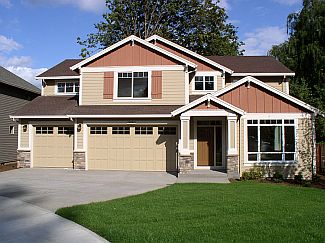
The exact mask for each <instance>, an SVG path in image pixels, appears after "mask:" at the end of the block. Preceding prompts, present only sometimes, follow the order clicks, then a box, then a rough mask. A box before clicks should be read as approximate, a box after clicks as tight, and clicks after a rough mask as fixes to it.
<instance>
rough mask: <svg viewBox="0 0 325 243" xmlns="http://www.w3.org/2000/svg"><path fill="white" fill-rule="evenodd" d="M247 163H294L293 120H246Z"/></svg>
mask: <svg viewBox="0 0 325 243" xmlns="http://www.w3.org/2000/svg"><path fill="white" fill-rule="evenodd" d="M247 140H248V141H247V142H248V161H254V162H266V161H277V162H278V161H283V162H284V161H294V160H295V151H296V150H295V146H296V145H295V122H294V120H282V119H273V120H248V121H247Z"/></svg>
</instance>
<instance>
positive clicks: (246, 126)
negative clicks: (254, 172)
mask: <svg viewBox="0 0 325 243" xmlns="http://www.w3.org/2000/svg"><path fill="white" fill-rule="evenodd" d="M249 120H258V123H257V124H248V121H249ZM261 120H281V121H282V123H281V124H260V121H261ZM284 120H293V123H291V124H290V123H289V124H285V123H284ZM249 126H252V127H254V126H255V127H258V129H257V134H258V143H257V146H258V152H248V127H249ZM261 126H264V127H268V126H281V132H282V136H281V139H282V144H281V146H282V151H281V152H261V151H260V129H259V128H260V127H261ZM286 126H291V127H294V129H295V130H294V135H295V137H294V141H295V152H285V151H284V146H285V140H284V136H285V134H284V127H286ZM244 139H245V140H244V151H245V159H244V164H245V165H265V164H279V165H288V164H296V163H298V157H297V156H298V141H299V138H298V119H297V118H292V117H288V118H283V117H282V118H277V117H272V118H270V117H266V118H264V117H261V118H256V117H249V118H247V119H245V123H244ZM262 153H269V154H272V153H273V154H280V153H281V155H282V160H265V161H262V160H260V158H261V157H260V155H261V154H262ZM249 154H257V160H256V161H252V160H248V155H249ZM285 154H294V159H293V160H285Z"/></svg>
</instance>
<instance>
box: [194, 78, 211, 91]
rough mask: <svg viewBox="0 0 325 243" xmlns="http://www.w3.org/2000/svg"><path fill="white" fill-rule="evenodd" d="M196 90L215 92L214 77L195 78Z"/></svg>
mask: <svg viewBox="0 0 325 243" xmlns="http://www.w3.org/2000/svg"><path fill="white" fill-rule="evenodd" d="M195 90H214V76H203V75H202V76H195Z"/></svg>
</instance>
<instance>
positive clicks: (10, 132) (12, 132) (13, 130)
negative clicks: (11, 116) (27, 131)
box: [9, 126, 15, 135]
mask: <svg viewBox="0 0 325 243" xmlns="http://www.w3.org/2000/svg"><path fill="white" fill-rule="evenodd" d="M9 134H11V135H13V134H15V127H14V126H9Z"/></svg>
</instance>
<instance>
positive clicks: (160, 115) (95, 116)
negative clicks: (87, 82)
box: [67, 114, 172, 118]
mask: <svg viewBox="0 0 325 243" xmlns="http://www.w3.org/2000/svg"><path fill="white" fill-rule="evenodd" d="M67 117H68V118H160V117H163V118H170V117H172V115H171V114H146V115H141V114H139V115H67Z"/></svg>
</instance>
